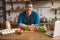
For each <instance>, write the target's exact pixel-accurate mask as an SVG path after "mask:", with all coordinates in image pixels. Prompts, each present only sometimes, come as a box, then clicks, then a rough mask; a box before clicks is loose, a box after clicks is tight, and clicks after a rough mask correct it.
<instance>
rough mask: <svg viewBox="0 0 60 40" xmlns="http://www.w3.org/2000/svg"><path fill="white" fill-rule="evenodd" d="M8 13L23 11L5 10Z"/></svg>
mask: <svg viewBox="0 0 60 40" xmlns="http://www.w3.org/2000/svg"><path fill="white" fill-rule="evenodd" d="M8 11H10V12H20V11H23V10H6V12H8Z"/></svg>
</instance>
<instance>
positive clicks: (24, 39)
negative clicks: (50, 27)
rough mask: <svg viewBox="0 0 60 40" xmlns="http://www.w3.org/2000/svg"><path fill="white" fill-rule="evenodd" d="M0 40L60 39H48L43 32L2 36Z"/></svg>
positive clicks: (59, 39)
mask: <svg viewBox="0 0 60 40" xmlns="http://www.w3.org/2000/svg"><path fill="white" fill-rule="evenodd" d="M0 40H60V37H55V38H52V37H48V36H46V35H44V33H42V32H35V31H24V32H23V33H22V34H19V35H17V34H15V33H13V34H6V35H0Z"/></svg>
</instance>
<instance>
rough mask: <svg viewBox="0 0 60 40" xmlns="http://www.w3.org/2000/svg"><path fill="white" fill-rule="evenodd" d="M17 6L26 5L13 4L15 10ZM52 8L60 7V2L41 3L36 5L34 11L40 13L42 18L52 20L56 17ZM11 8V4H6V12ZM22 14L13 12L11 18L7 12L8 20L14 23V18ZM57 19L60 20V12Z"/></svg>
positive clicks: (22, 4)
mask: <svg viewBox="0 0 60 40" xmlns="http://www.w3.org/2000/svg"><path fill="white" fill-rule="evenodd" d="M17 6H24V3H14V4H13V8H14V9H15V8H16V7H17ZM52 7H60V1H55V2H53V5H52V2H51V1H50V2H48V1H45V2H39V3H35V4H34V10H35V11H38V13H39V14H40V17H41V18H42V17H46V18H47V19H51V18H54V17H55V14H54V13H55V12H54V11H52V10H51V9H52ZM10 8H11V4H6V10H9V9H10ZM19 13H20V12H13V13H10V16H8V12H7V20H12V21H14V18H15V17H16V15H19ZM57 17H58V18H60V11H58V12H57Z"/></svg>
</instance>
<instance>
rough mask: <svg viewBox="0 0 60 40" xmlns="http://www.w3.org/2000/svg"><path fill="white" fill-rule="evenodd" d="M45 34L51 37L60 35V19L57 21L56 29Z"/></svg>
mask: <svg viewBox="0 0 60 40" xmlns="http://www.w3.org/2000/svg"><path fill="white" fill-rule="evenodd" d="M44 34H45V35H47V36H50V37H56V36H60V21H56V22H55V27H54V31H49V32H46V33H44Z"/></svg>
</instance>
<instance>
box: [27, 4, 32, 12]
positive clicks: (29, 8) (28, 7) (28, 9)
mask: <svg viewBox="0 0 60 40" xmlns="http://www.w3.org/2000/svg"><path fill="white" fill-rule="evenodd" d="M26 10H27V11H28V12H31V11H32V10H33V5H32V4H28V5H27V6H26Z"/></svg>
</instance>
